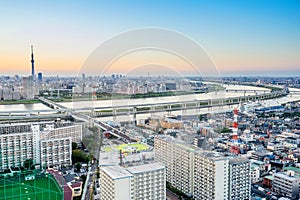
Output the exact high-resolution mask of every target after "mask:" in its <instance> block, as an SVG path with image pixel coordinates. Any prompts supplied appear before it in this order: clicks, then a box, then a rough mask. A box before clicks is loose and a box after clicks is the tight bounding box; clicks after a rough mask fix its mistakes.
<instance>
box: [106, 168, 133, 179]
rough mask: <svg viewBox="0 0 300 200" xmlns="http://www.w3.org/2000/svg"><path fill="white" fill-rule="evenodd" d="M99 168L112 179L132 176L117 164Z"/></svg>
mask: <svg viewBox="0 0 300 200" xmlns="http://www.w3.org/2000/svg"><path fill="white" fill-rule="evenodd" d="M101 170H102V171H104V172H105V173H106V174H107V175H108V176H110V177H111V178H112V179H113V180H116V179H122V178H128V177H132V174H130V173H129V172H128V171H127V170H126V169H125V168H124V167H121V166H118V165H116V166H107V167H102V168H101Z"/></svg>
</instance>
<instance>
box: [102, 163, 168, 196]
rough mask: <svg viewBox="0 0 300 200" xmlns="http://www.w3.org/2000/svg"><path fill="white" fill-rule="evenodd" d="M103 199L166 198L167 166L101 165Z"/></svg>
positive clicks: (152, 164)
mask: <svg viewBox="0 0 300 200" xmlns="http://www.w3.org/2000/svg"><path fill="white" fill-rule="evenodd" d="M100 187H101V197H100V198H101V199H103V200H104V199H105V200H127V199H128V200H129V199H132V200H139V199H157V200H165V199H166V179H165V167H164V165H162V164H159V163H151V164H142V165H137V166H131V167H122V166H118V165H117V166H106V167H100Z"/></svg>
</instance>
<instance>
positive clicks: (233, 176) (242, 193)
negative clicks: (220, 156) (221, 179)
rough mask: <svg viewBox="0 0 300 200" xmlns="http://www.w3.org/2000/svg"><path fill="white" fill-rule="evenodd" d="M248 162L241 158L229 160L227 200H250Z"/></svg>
mask: <svg viewBox="0 0 300 200" xmlns="http://www.w3.org/2000/svg"><path fill="white" fill-rule="evenodd" d="M250 180H251V179H250V161H249V160H248V159H245V158H241V157H234V158H230V160H229V198H228V199H229V200H239V199H250V197H251V182H250Z"/></svg>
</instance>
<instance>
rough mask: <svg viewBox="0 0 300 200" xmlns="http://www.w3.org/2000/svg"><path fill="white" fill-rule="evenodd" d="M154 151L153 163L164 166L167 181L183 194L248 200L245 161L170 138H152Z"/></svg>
mask: <svg viewBox="0 0 300 200" xmlns="http://www.w3.org/2000/svg"><path fill="white" fill-rule="evenodd" d="M154 151H155V161H157V162H162V163H163V164H165V165H166V173H167V181H168V182H169V183H171V185H172V186H173V187H175V188H177V189H179V190H181V191H182V192H184V193H185V194H186V195H189V196H192V197H193V198H194V199H199V200H200V199H211V200H227V199H250V186H251V183H250V163H249V161H248V160H247V159H242V158H240V157H225V156H223V155H222V154H220V153H217V152H212V151H204V150H202V149H200V148H196V147H194V146H190V145H188V144H184V143H183V142H180V141H178V140H176V139H174V138H172V137H170V136H157V137H155V138H154ZM239 171H240V172H241V173H240V174H239V173H238V172H239ZM235 195H236V196H237V198H234V197H235ZM238 197H241V198H238Z"/></svg>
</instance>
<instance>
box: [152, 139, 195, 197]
mask: <svg viewBox="0 0 300 200" xmlns="http://www.w3.org/2000/svg"><path fill="white" fill-rule="evenodd" d="M196 150H198V149H197V148H196V147H193V146H188V145H186V144H184V143H180V142H178V141H176V140H175V139H174V138H172V137H169V136H161V137H156V138H154V151H155V161H156V162H161V163H163V164H164V165H165V166H166V178H167V181H168V182H169V183H170V184H171V185H172V186H173V187H175V188H177V189H179V190H181V191H182V192H184V193H185V194H188V195H192V194H193V191H194V188H193V180H194V179H193V178H194V165H193V162H194V153H193V152H194V151H196Z"/></svg>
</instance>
